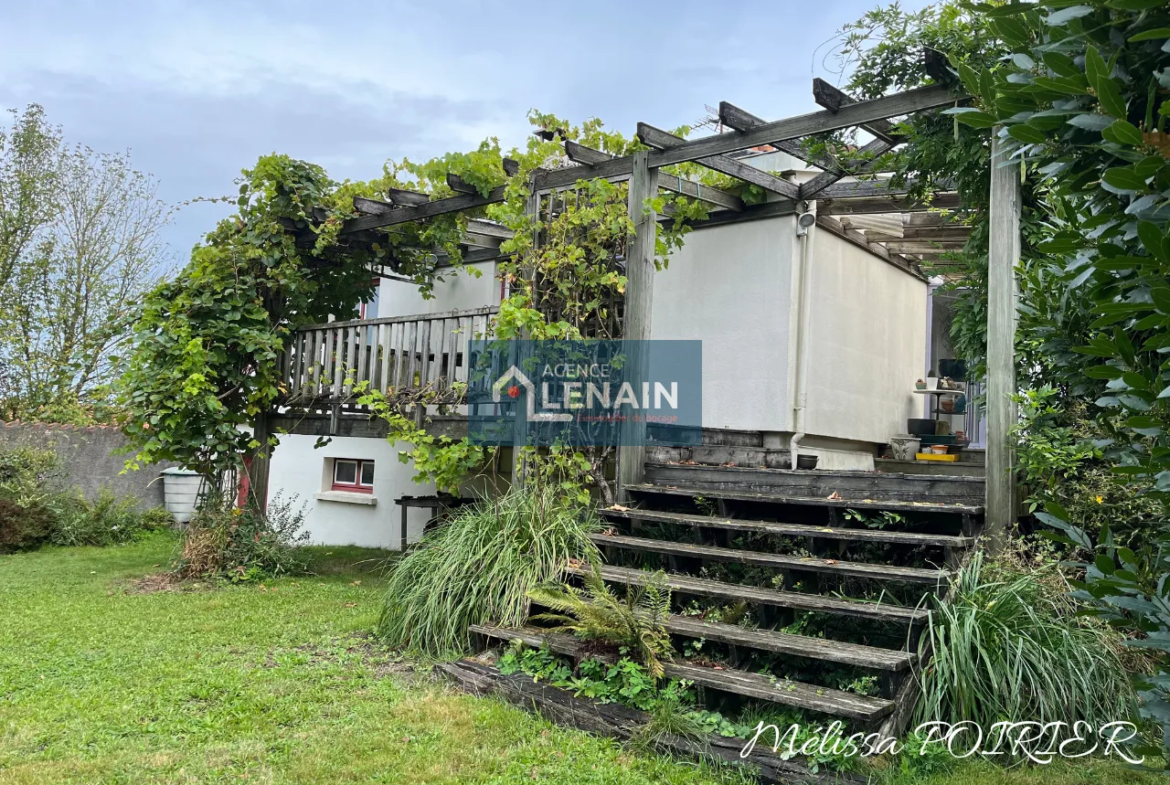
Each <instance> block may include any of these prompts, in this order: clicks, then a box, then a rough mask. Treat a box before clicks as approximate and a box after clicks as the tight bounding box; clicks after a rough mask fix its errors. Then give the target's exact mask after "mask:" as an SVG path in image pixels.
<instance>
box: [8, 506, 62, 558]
mask: <svg viewBox="0 0 1170 785" xmlns="http://www.w3.org/2000/svg"><path fill="white" fill-rule="evenodd" d="M54 523H55V520H54V517H53V513H52V511H51V510H49V509H48V508H47V507H45V506H44V505H43V504H40V503H39V502H32V503H30V504H29V505H28V506H27V507H24V506H21V505H20V504H18V503H16V502H15V501H14V500H12V499H6V498H3V497H0V553H14V552H16V551H29V550H34V549H36V548H39V547H41V546H42V545H44V544H45V543H46V542H48V541H49V538H50V537H51V536H52V534H53V528H54Z"/></svg>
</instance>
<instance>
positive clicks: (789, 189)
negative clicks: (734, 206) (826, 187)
mask: <svg viewBox="0 0 1170 785" xmlns="http://www.w3.org/2000/svg"><path fill="white" fill-rule="evenodd" d="M638 138H639V139H641V140H642V143H643V144H645V145H646V146H648V147H653V148H654V149H656V150H666V149H669V148H671V147H678V146H679V145H680V144H685V143H686V139H683V138H682V137H681V136H676V135H675V134H672V133H669V132H668V131H663V130H661V129H659V128H655V127H654V126H652V125H648V124H646V123H638ZM695 163H697V164H700V165H702V166H705V167H707V168H708V169H712V170H714V171H716V172H720V173H722V174H729V175H731V176H732V177H737V178H739V179H740V180H743V181H744V182H745V183H751V184H752V185H758V186H760V187H761V188H763V189H764V190H766V191H770V192H772V193H774V194H779V195H780V196H783V197H785V198H786V199H795V198H797V197H798V196H799V195H800V186H798V185H797V184H796V183H790V182H789V181H787V180H784V179H782V178H780V177H777V176H776V175H774V174H772V173H770V172H765V171H764V170H763V169H757V168H756V167H754V166H751V165H749V164H745V163H744V162H743V161H737V160H735V159H734V158H728V157H727V156H725V155H714V156H711V157H710V158H700V159H699V160H697V161H695Z"/></svg>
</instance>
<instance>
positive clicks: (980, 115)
mask: <svg viewBox="0 0 1170 785" xmlns="http://www.w3.org/2000/svg"><path fill="white" fill-rule="evenodd" d="M955 119H956V120H958V121H959V122H960V123H962V124H963V125H969V126H971V127H972V128H991V127H992V126H994V125H995V124H996V123H998V122H999V120H997V119H996V118H995V117H992V116H991V115H989V114H987V112H979V111H975V112H966V113H964V114H959V115H955Z"/></svg>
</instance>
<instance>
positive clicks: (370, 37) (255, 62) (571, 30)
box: [0, 0, 928, 264]
mask: <svg viewBox="0 0 1170 785" xmlns="http://www.w3.org/2000/svg"><path fill="white" fill-rule="evenodd" d="M885 1H886V0H818V1H817V2H807V0H773V2H771V3H739V2H731V1H730V0H724V2H719V3H711V2H690V1H689V0H674V1H673V2H670V3H645V2H641V3H639V2H629V1H627V2H601V1H600V0H594V2H590V3H553V2H547V0H546V2H534V3H528V2H508V0H497V2H494V3H486V2H471V1H468V2H454V1H452V2H447V1H446V0H431V2H425V1H424V0H414V1H413V2H405V3H399V2H395V0H378V2H361V3H353V2H348V3H331V2H322V1H321V0H315V2H312V3H308V2H300V1H299V0H286V1H284V2H279V3H278V2H267V3H265V2H245V1H241V0H155V1H154V2H138V1H136V0H115V2H109V0H106V1H105V2H84V1H83V0H72V1H71V2H56V1H55V0H38V2H36V3H27V2H17V0H0V35H2V37H0V40H2V41H3V45H2V46H0V107H4V108H17V107H24V106H25V105H27V104H29V103H39V104H41V105H42V106H44V107H45V110H46V112H47V115H48V118H49V120H50V121H51V122H52V123H54V124H57V125H60V126H62V128H63V131H64V134H65V137H66V139H67V140H68V141H70V142H75V143H81V144H85V145H88V146H90V147H92V148H94V149H95V150H100V151H104V152H115V151H117V152H122V151H127V150H128V151H129V153H130V156H131V159H132V161H133V164H134V166H135V168H137V169H140V170H142V171H145V172H149V173H150V174H152V175H153V176H154V177H155V178H156V179H157V181H158V193H159V196H160V197H161V198H162V199H164V200H165V201H167V202H168V203H172V204H174V203H179V202H183V201H186V200H189V199H193V198H196V197H215V196H222V195H227V194H232V193H234V192H235V190H236V189H235V187H234V186H233V181H234V180H235V178H236V177H237V176H238V175H239V172H240V170H241V169H243V168H245V167H248V166H250V165H251V164H253V163H254V162H255V161H256V159H257V158H258V157H259V156H261V155H264V154H267V153H271V152H279V153H286V154H288V155H291V156H293V157H295V158H301V159H304V160H307V161H312V162H314V163H317V164H320V165H322V166H324V167H325V168H326V170H327V171H328V172H329V174H330V175H331V176H332V177H333V178H334V179H338V180H341V179H354V180H365V179H369V178H372V177H377V176H379V175H380V174H381V171H382V164H383V163H384V162H385V161H386V160H387V159H390V158H394V159H400V158H402V157H404V156H405V157H410V158H411V159H414V160H426V159H428V158H431V157H434V156H438V155H442V154H443V153H446V152H449V151H453V150H470V149H474V148H475V147H476V146H477V145H478V144H479V142H480V141H482V140H483V139H485V138H487V137H492V136H494V137H498V138H499V139H500V142H501V145H502V146H503V147H504V148H505V149H507V148H509V147H512V146H520V145H523V143H524V139H525V136H526V134H527V133H528V131H529V126H528V123H527V120H526V115H527V112H528V110H529V109H533V108H536V109H540V110H541V111H544V112H552V113H555V114H557V115H559V116H561V117H565V118H568V119H569V120H571V121H574V122H576V121H580V120H582V119H584V118H587V117H599V118H601V119H603V120H604V121H605V123H606V125H607V126H608V127H610V128H611V129H614V130H618V131H622V132H623V133H626V134H630V133H632V132H633V129H634V127H635V125H636V123H637V122H638V121H644V122H647V123H650V124H652V125H656V126H658V127H660V128H672V127H677V126H679V125H684V124H694V123H695V122H696V121H698V120H700V119H701V118H703V117H704V116H705V115H706V114H707V110H706V109H705V106H706V105H710V106H717V105H718V103H719V101H721V100H727V101H731V102H732V103H734V104H736V105H738V106H741V107H743V108H744V109H747V110H748V111H751V112H753V113H754V114H757V115H760V116H763V117H765V118H767V119H769V120H776V119H781V118H783V117H787V116H790V115H795V114H803V113H805V112H809V111H814V110H816V109H817V106H816V105H815V103H814V102H813V100H812V87H811V86H812V78H813V77H814V76H821V77H823V78H827V79H829V80H831V81H834V82H836V81H838V80H839V77H838V76H837V75H836V74H834V73H832V70H833V69H832V66H834V65H835V62H834V60H833V59H832V58H831V57H830V58H829V60H828V61H827V62H826V60H825V56H826V54H829V53H830V51H831V47H832V44H831V39H832V38H833V36H834V33H835V32H836V31H837V30H838V29H839V28H840V27H841V26H842V25H843V24H845V23H847V22H850V21H853V20H855V19H857V18H858V17H860V16H861V15H862V14H863V13H864V12H865V11H867V10H868V9H870V8H873V7H875V6H876V5H878V4H884V2H885ZM927 4H928V0H903V2H902V6H903V8H906V9H908V10H915V9H918V8H921V7H923V6H925V5H927ZM818 48H819V49H818ZM826 66H829V68H826ZM228 212H230V208H228V207H226V206H224V205H222V204H207V203H198V204H194V205H190V206H186V207H184V208H182V209H181V210H180V211H179V212H178V213H177V215H176V217H175V219H174V222H173V223H172V224H171V225H170V226H168V227H167V228H166V229H165V230H164V239H165V241H166V242H167V244H168V246H169V247H170V250H171V252H172V253H173V254H174V257H175V259H176V261H177V263H180V264H181V263H182V262H183V261H185V259H186V258H187V256H188V254H189V252H190V249H191V247H192V246H193V245H194V244H195V243H196V242H198V241H199V239H200V237H201V236H202V234H203V233H204V232H207V231H209V230H210V229H211V228H213V226H214V224H215V222H216V221H217V220H218V219H219V218H221V217H223V216H224V215H226V214H227V213H228Z"/></svg>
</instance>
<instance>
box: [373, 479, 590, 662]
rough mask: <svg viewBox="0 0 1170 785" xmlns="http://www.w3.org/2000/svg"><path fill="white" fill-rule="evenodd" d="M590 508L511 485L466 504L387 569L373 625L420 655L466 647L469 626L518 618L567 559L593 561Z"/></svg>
mask: <svg viewBox="0 0 1170 785" xmlns="http://www.w3.org/2000/svg"><path fill="white" fill-rule="evenodd" d="M600 529H601V525H600V523H599V522H598V520H597V517H596V515H595V514H593V513H592V512H590V511H586V510H583V509H582V508H579V507H574V506H570V505H567V504H565V503H564V502H563V500H560V499H558V497H557V495H556V494H555V492H554V491H551V490H541V491H525V490H518V489H512V490H510V491H508V493H507V494H505V495H504V496H503V497H502V498H500V499H497V500H490V501H489V500H485V501H481V502H479V503H477V504H474V505H471V506H468V507H465V508H463V509H462V510H460V511H459V512H458V514H457V515H456V516H455V517H454V518H453V519H452V520H451V521H449V522H447V523H445V524H443V525H441V526H439V527H438V528H436V529H435V530H433V531H431V532H429V533H427V534H426V535H425V536H424V537H423V539H422V541H421V542H420V543H419V544H418V546H417V547H416V548H415V549H414V550H412V551H411V552H410V553H409V554H407V555H406V556H405V557H404V558H403V559H402V560H401V561H400V562H398V564H397V565H396V566H395V568H394V569H393V571H392V572H391V573H390V578H389V582H388V584H387V587H386V599H385V602H384V605H383V607H382V615H381V618H380V619H379V621H378V631H379V633H380V634H381V635H382V637H384V638H385V639H386V641H387V642H388V643H390V644H391V645H393V646H399V647H404V648H406V649H408V650H410V651H412V652H414V653H417V654H422V655H425V656H434V657H442V656H451V655H454V654H457V653H460V652H463V651H465V650H466V649H467V646H468V643H469V640H468V627H469V626H470V625H472V624H481V623H484V622H487V621H495V622H496V623H498V624H502V625H504V626H509V627H515V626H519V625H521V624H523V622H524V620H525V617H526V616H527V614H528V597H527V594H528V592H529V591H531V590H532V589H533V588H534V587H536V586H537V585H538V584H541V583H546V582H549V581H553V580H556V579H558V578H559V577H560V576H561V573H562V571H563V570H564V568H565V566H566V564H567V563H568V562H569V560H570V559H578V560H583V561H589V562H594V561H596V560H597V556H598V554H597V548H596V546H594V545H593V543H592V542H590V540H589V534H590V533H592V532H595V531H599V530H600Z"/></svg>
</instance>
